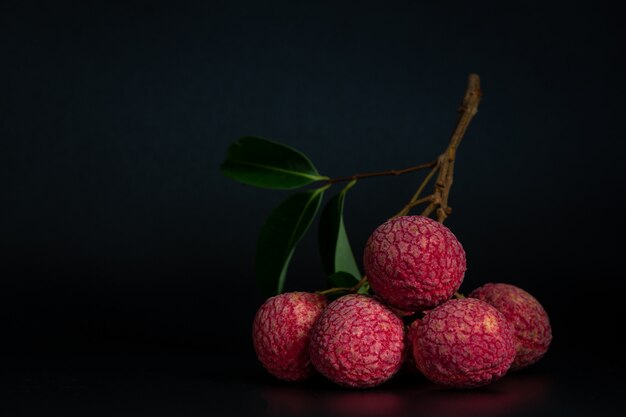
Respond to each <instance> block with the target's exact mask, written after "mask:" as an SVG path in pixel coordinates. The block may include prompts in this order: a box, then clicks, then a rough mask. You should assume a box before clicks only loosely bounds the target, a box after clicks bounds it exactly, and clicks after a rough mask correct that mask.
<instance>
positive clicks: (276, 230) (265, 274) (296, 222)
mask: <svg viewBox="0 0 626 417" xmlns="http://www.w3.org/2000/svg"><path fill="white" fill-rule="evenodd" d="M326 188H328V186H326V187H322V188H318V189H316V190H310V191H305V192H302V193H298V194H294V195H292V196H290V197H288V198H287V199H286V200H284V201H283V202H282V203H280V204H279V205H278V207H276V208H275V209H274V210H273V211H272V212H271V213H270V215H269V217H268V218H267V220H266V221H265V224H264V225H263V227H262V228H261V233H260V234H259V239H258V241H257V250H256V275H257V283H258V285H259V288H260V289H261V291H262V292H263V294H264V295H266V296H271V295H276V294H279V293H281V292H282V290H283V287H284V285H285V277H286V276H287V268H288V267H289V262H290V261H291V257H292V256H293V252H294V249H295V247H296V245H297V244H298V242H299V241H300V239H301V238H302V236H303V235H304V233H305V232H306V231H307V229H308V228H309V226H310V225H311V222H312V221H313V218H314V217H315V214H316V213H317V210H318V209H319V206H320V203H321V201H322V197H323V196H324V190H325V189H326Z"/></svg>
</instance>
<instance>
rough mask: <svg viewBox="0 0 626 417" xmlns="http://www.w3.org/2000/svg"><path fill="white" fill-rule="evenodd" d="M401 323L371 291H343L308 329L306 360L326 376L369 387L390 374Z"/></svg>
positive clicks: (399, 349)
mask: <svg viewBox="0 0 626 417" xmlns="http://www.w3.org/2000/svg"><path fill="white" fill-rule="evenodd" d="M404 346H405V343H404V325H403V323H402V320H401V319H400V318H399V317H398V316H397V315H396V314H394V312H393V311H391V310H390V309H389V308H387V307H385V306H384V305H383V304H381V303H379V302H378V301H376V300H374V299H373V298H371V297H368V296H365V295H359V294H350V295H345V296H343V297H341V298H338V299H337V300H335V301H333V302H332V303H330V304H329V305H328V307H327V308H326V309H325V310H324V312H323V313H322V315H321V316H320V318H319V320H318V321H317V323H315V326H314V327H313V331H312V332H311V348H310V349H311V361H312V362H313V365H314V366H315V369H317V370H318V371H319V372H320V373H321V374H322V375H324V376H325V377H327V378H328V379H330V380H331V381H333V382H335V383H337V384H339V385H343V386H347V387H354V388H368V387H374V386H376V385H379V384H382V383H383V382H385V381H387V380H388V379H390V378H391V377H392V376H393V375H394V374H395V373H396V372H397V371H398V370H399V369H400V367H401V365H402V362H403V359H404V354H405V348H404Z"/></svg>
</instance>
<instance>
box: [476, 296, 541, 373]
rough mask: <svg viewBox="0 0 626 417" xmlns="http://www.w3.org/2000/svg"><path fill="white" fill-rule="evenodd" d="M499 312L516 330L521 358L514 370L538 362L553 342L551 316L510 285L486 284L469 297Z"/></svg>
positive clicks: (516, 362) (533, 299)
mask: <svg viewBox="0 0 626 417" xmlns="http://www.w3.org/2000/svg"><path fill="white" fill-rule="evenodd" d="M469 296H470V297H473V298H478V299H480V300H483V301H485V302H487V303H489V304H491V305H492V306H494V307H495V308H497V309H498V310H499V311H500V312H501V313H502V314H504V317H506V318H507V320H508V321H509V322H510V323H511V325H512V326H513V333H514V335H515V339H516V350H517V356H516V357H515V360H514V361H513V365H512V366H511V369H514V370H515V369H522V368H525V367H527V366H529V365H532V364H533V363H535V362H537V361H538V360H539V359H541V358H542V357H543V355H544V354H545V353H546V351H547V350H548V347H549V346H550V342H551V341H552V328H551V327H550V320H549V319H548V314H547V313H546V311H545V310H544V308H543V307H542V305H541V304H540V303H539V301H537V299H536V298H535V297H533V296H532V295H530V294H529V293H527V292H526V291H524V290H523V289H521V288H518V287H516V286H514V285H510V284H485V285H483V286H482V287H480V288H477V289H475V290H474V291H472V293H471V294H470V295H469Z"/></svg>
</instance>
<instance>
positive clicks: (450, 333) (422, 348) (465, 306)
mask: <svg viewBox="0 0 626 417" xmlns="http://www.w3.org/2000/svg"><path fill="white" fill-rule="evenodd" d="M410 335H411V337H412V341H411V342H412V344H413V357H414V359H415V364H416V365H417V367H418V369H419V370H420V371H421V372H422V373H423V374H424V375H425V376H426V377H427V378H428V379H430V380H431V381H433V382H436V383H438V384H442V385H447V386H450V387H456V388H472V387H478V386H481V385H486V384H488V383H490V382H492V381H495V380H496V379H498V378H500V377H501V376H503V375H504V374H505V373H506V372H507V371H508V369H509V367H510V366H511V363H513V359H514V357H515V341H514V338H513V333H512V329H511V326H510V324H509V323H508V321H507V320H506V318H505V317H504V315H503V314H502V313H500V312H499V311H498V310H496V309H495V308H494V307H492V306H491V305H489V304H487V303H485V302H483V301H480V300H477V299H473V298H465V299H460V300H450V301H448V302H446V303H444V304H442V305H441V306H439V307H437V308H435V309H433V310H430V311H428V312H426V314H425V315H424V318H423V319H422V320H421V321H420V322H419V325H417V327H416V328H415V329H414V330H413V331H411V332H410Z"/></svg>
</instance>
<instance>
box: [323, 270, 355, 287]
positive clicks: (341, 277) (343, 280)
mask: <svg viewBox="0 0 626 417" xmlns="http://www.w3.org/2000/svg"><path fill="white" fill-rule="evenodd" d="M328 280H329V281H330V283H331V285H332V286H333V287H335V288H352V287H354V286H355V285H356V284H358V282H359V279H358V278H356V277H355V276H354V275H352V274H349V273H347V272H344V271H338V272H335V273H334V274H332V275H331V276H329V277H328Z"/></svg>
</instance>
